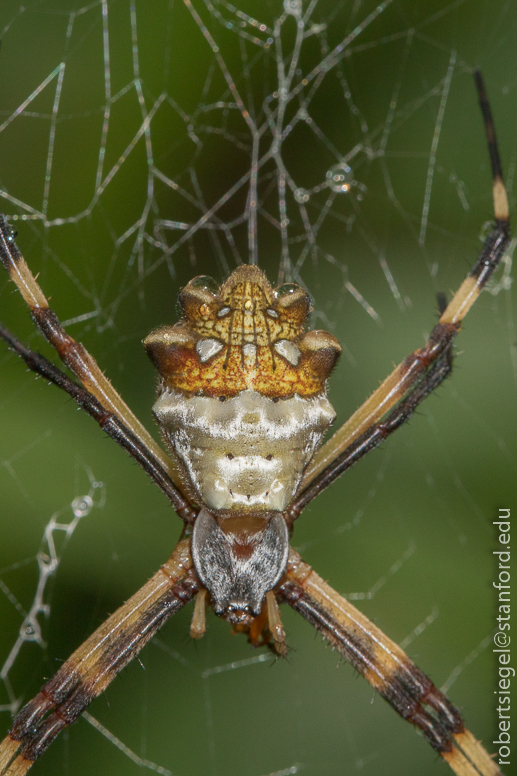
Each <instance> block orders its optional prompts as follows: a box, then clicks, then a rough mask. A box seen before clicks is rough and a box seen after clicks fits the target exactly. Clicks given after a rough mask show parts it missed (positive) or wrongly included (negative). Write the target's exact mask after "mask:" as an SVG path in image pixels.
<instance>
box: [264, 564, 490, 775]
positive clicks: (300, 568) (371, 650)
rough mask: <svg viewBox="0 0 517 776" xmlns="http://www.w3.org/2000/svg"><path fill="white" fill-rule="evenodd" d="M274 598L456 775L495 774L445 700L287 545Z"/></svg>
mask: <svg viewBox="0 0 517 776" xmlns="http://www.w3.org/2000/svg"><path fill="white" fill-rule="evenodd" d="M287 577H288V580H289V581H288V582H286V583H285V584H284V585H283V586H282V587H281V588H280V590H279V597H280V600H282V599H283V600H284V601H285V602H286V603H289V604H290V605H291V606H292V607H293V608H294V609H295V610H296V611H298V612H299V613H300V614H301V615H302V616H303V617H305V619H307V620H308V621H309V622H310V623H311V624H312V625H313V626H314V627H316V628H317V629H318V630H319V631H320V632H321V633H322V634H323V635H324V636H325V638H327V639H328V641H329V642H330V643H331V644H332V645H333V646H334V647H335V648H336V649H337V650H338V651H339V652H340V653H341V654H342V655H343V656H344V657H345V658H346V659H347V660H348V661H349V662H350V663H351V664H352V665H353V666H354V668H355V669H356V670H357V671H358V672H359V673H360V674H362V676H364V678H365V679H366V680H367V681H368V682H369V683H370V684H371V685H372V687H374V688H375V689H376V690H377V691H378V692H379V693H380V694H381V695H382V696H383V697H384V698H385V699H386V700H387V701H388V703H390V705H391V706H392V707H393V708H394V709H395V710H396V711H397V712H398V713H399V714H400V715H401V716H402V717H403V718H404V719H406V720H408V721H409V722H411V723H412V724H414V725H415V726H416V727H418V728H419V729H420V730H421V731H422V732H423V734H424V736H425V737H426V739H427V740H428V741H429V743H430V744H431V746H432V747H433V748H434V749H435V750H436V751H437V752H438V753H439V754H440V755H441V756H442V757H443V759H444V760H446V762H448V763H449V765H450V767H451V768H452V769H453V771H455V773H457V774H458V776H479V774H482V776H501V771H500V770H499V768H498V766H497V765H496V763H495V762H494V761H493V760H492V758H491V757H490V756H489V754H488V753H487V752H486V751H485V749H484V748H483V747H482V746H481V744H480V743H479V742H477V741H476V740H475V738H474V737H473V736H472V735H471V734H470V733H469V732H468V731H467V730H466V729H465V726H464V723H463V720H462V718H461V716H460V714H459V712H458V711H457V709H455V707H454V706H453V705H452V704H451V703H450V701H449V700H448V699H447V698H446V697H445V696H444V695H443V694H442V693H441V692H440V691H439V690H437V689H436V687H435V686H434V685H433V683H432V682H431V680H430V679H428V678H427V677H426V676H425V674H423V673H422V671H420V669H419V668H417V666H416V665H415V664H414V663H412V662H411V660H410V659H409V658H408V657H407V655H406V654H405V653H404V652H403V650H402V649H400V647H399V646H397V644H395V642H393V641H391V639H389V638H388V637H387V636H385V635H384V633H383V632H382V631H381V630H380V629H379V628H377V627H376V626H375V625H374V624H373V623H372V622H370V621H369V620H368V618H367V617H365V616H364V615H363V614H362V613H361V612H360V611H359V610H358V609H356V608H355V606H352V604H351V603H349V602H348V601H347V600H346V599H345V598H343V597H342V596H340V595H339V594H338V593H336V591H335V590H333V589H332V588H331V587H330V586H329V585H327V583H326V582H324V581H323V579H321V577H319V576H318V575H317V574H316V573H315V572H314V571H313V570H312V569H311V567H310V566H308V565H307V564H306V563H304V562H303V561H302V559H301V558H300V556H299V555H298V554H297V553H296V552H294V551H293V550H291V552H290V555H289V561H288V566H287Z"/></svg>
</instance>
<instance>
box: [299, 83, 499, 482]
mask: <svg viewBox="0 0 517 776" xmlns="http://www.w3.org/2000/svg"><path fill="white" fill-rule="evenodd" d="M474 78H475V81H476V88H477V91H478V97H479V103H480V106H481V112H482V114H483V119H484V123H485V132H486V137H487V143H488V150H489V154H490V162H491V166H492V192H493V199H494V214H495V219H496V221H495V226H494V229H493V230H492V232H491V234H489V235H488V237H487V238H486V240H485V244H484V247H483V250H482V251H481V254H480V255H479V257H478V260H477V262H476V264H475V265H474V267H473V268H472V270H471V272H470V273H469V275H468V276H467V278H466V279H465V280H464V281H463V283H462V284H461V286H460V288H459V289H458V291H457V292H456V294H455V295H454V297H453V299H452V300H451V302H450V304H449V305H448V307H447V308H446V310H445V312H444V313H443V315H442V316H441V318H440V321H439V323H438V325H437V326H435V328H434V330H433V332H432V334H431V336H430V338H429V341H428V342H427V344H426V345H425V346H424V347H423V348H421V349H419V350H415V351H414V352H413V353H412V355H411V356H409V357H408V358H406V359H405V361H403V362H402V363H401V364H399V365H398V366H397V367H396V368H395V369H394V370H393V372H392V373H391V374H390V375H389V376H388V377H387V378H386V380H384V382H383V383H382V384H381V385H380V386H379V388H377V390H376V391H374V392H373V394H372V395H371V396H370V398H369V399H367V400H366V401H365V402H364V404H363V405H362V406H361V407H359V409H358V410H357V411H356V412H354V414H353V415H352V417H351V418H350V419H349V420H347V422H346V423H345V424H344V425H343V426H341V428H340V429H338V430H337V431H336V433H335V434H334V435H333V436H332V437H331V438H330V439H329V441H328V442H326V444H324V445H323V447H322V448H321V449H320V450H319V451H318V453H317V454H316V455H315V457H314V460H313V462H312V464H311V465H310V467H309V468H308V469H307V471H306V472H305V476H304V478H303V481H302V484H301V487H300V492H302V491H303V490H304V489H305V488H306V487H307V486H308V485H309V484H310V483H311V482H312V481H313V480H314V479H315V478H316V477H317V476H318V475H319V474H321V472H322V471H323V470H324V469H326V468H327V466H329V465H330V464H331V463H332V462H333V461H334V459H335V458H336V457H337V456H338V455H340V454H341V453H343V452H344V451H345V450H346V449H347V447H349V446H350V445H351V444H352V443H353V442H354V441H355V440H356V439H357V438H358V437H360V436H361V434H363V433H364V432H365V431H366V430H367V429H368V428H369V427H370V426H372V425H374V424H375V423H377V422H378V421H379V420H380V419H381V418H382V417H383V416H384V415H385V414H386V413H387V412H388V411H389V410H390V409H391V408H392V407H393V406H394V405H395V404H396V403H397V402H398V401H399V400H401V399H402V398H403V397H404V396H405V395H406V394H407V393H408V392H409V391H410V389H411V388H412V387H413V386H414V385H415V383H416V382H417V381H418V380H419V378H420V377H421V376H422V375H423V374H424V372H425V371H426V370H427V369H428V367H429V366H431V365H432V363H433V362H434V361H435V360H436V359H437V358H438V357H439V356H440V354H441V353H443V352H444V349H445V347H446V346H447V344H448V345H450V343H451V342H452V339H453V338H454V336H455V335H456V334H457V333H458V331H459V329H460V326H461V322H462V321H463V319H464V317H465V315H466V314H467V313H468V311H469V310H470V308H471V307H472V305H473V304H474V302H475V301H476V299H477V298H478V296H479V294H480V293H481V291H482V289H483V287H484V286H485V285H486V283H487V281H488V280H489V279H490V277H491V275H492V274H493V273H494V271H495V269H496V268H497V266H498V265H499V263H500V261H501V259H502V257H503V256H504V254H505V251H506V249H507V247H508V245H509V243H510V223H509V211H508V197H507V195H506V189H505V186H504V182H503V178H502V173H501V161H500V159H499V153H498V150H497V143H496V138H495V129H494V123H493V120H492V115H491V112H490V106H489V104H488V99H487V97H486V94H485V89H484V85H483V80H482V78H481V74H480V73H479V72H475V73H474Z"/></svg>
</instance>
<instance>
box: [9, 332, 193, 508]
mask: <svg viewBox="0 0 517 776" xmlns="http://www.w3.org/2000/svg"><path fill="white" fill-rule="evenodd" d="M0 337H2V338H3V339H4V340H5V341H6V342H7V344H8V345H9V347H10V348H11V350H13V351H14V352H15V353H17V355H19V356H20V358H22V359H23V360H24V361H25V363H26V364H27V366H28V367H29V369H32V371H33V372H36V373H37V374H39V375H41V376H42V377H44V378H46V379H47V380H49V381H50V382H52V383H54V385H57V386H58V388H61V389H62V390H64V391H66V393H68V395H69V396H71V397H72V399H73V400H74V401H75V402H77V404H78V405H79V406H80V407H81V408H82V409H84V410H85V411H86V412H87V413H88V415H90V416H91V417H92V418H93V419H94V420H96V421H97V423H98V424H99V426H100V427H101V428H102V429H103V430H104V431H105V432H106V433H107V434H108V436H110V437H111V438H112V439H114V440H115V442H117V443H118V444H119V445H120V446H121V447H123V448H124V450H126V452H127V453H129V455H130V456H131V457H132V458H133V459H134V460H135V461H136V462H137V463H138V464H139V465H140V466H141V467H142V469H143V470H144V471H145V472H146V473H147V474H148V475H149V477H150V478H151V479H152V480H153V482H155V483H156V485H158V487H159V488H160V489H161V490H162V491H163V493H165V495H166V496H167V498H168V499H169V501H170V502H171V504H172V506H173V507H174V509H175V510H176V512H177V513H178V515H179V516H180V517H181V518H182V519H183V520H184V521H185V522H186V523H191V522H193V521H194V519H195V516H196V514H197V510H195V509H193V507H192V506H191V504H190V502H189V501H187V500H186V499H185V497H184V496H183V494H182V493H181V491H180V490H179V489H178V488H177V487H176V486H175V484H174V483H173V482H172V480H171V478H170V476H169V472H168V470H167V469H165V468H164V466H163V463H162V461H161V460H160V459H157V458H156V457H155V456H154V455H153V452H152V451H151V450H150V449H149V448H148V447H146V446H145V444H144V443H143V442H142V440H141V439H139V438H138V437H136V436H135V435H134V434H133V432H132V431H130V429H129V428H128V427H127V426H126V425H125V424H124V423H123V422H122V420H121V419H120V417H119V416H118V415H115V414H114V413H112V412H108V410H106V409H105V408H104V407H103V405H102V404H101V403H100V402H99V401H98V400H97V399H96V398H95V396H93V395H92V394H91V393H90V392H89V391H87V390H86V389H85V388H81V386H79V385H77V383H74V381H73V380H70V379H69V378H68V377H67V376H66V375H65V374H64V373H63V372H62V371H61V370H60V369H58V368H57V367H56V366H55V365H54V364H52V363H51V362H50V361H48V359H46V358H45V357H44V356H42V355H41V354H40V353H35V352H34V351H33V350H29V349H28V348H26V347H25V346H24V345H23V344H22V343H21V342H20V341H19V340H18V339H17V338H16V337H15V336H14V335H13V334H11V332H10V331H8V329H6V328H5V327H4V326H2V324H1V323H0Z"/></svg>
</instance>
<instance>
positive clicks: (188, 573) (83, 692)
mask: <svg viewBox="0 0 517 776" xmlns="http://www.w3.org/2000/svg"><path fill="white" fill-rule="evenodd" d="M192 569H193V565H192V559H191V557H190V542H189V540H184V541H182V542H180V543H179V544H178V546H177V547H176V549H175V550H174V552H173V554H172V556H171V558H170V559H169V560H168V561H167V563H165V565H164V566H162V568H161V569H160V570H159V571H158V572H157V573H156V574H155V575H154V576H153V577H152V578H151V579H150V580H149V582H147V583H146V584H145V585H144V586H143V587H142V588H141V589H140V590H139V591H138V592H137V593H135V595H134V596H132V597H131V598H130V599H129V601H127V602H126V603H125V604H124V605H123V606H121V607H120V609H117V611H116V612H115V613H114V614H112V615H111V617H108V619H107V620H106V622H105V623H104V624H103V625H101V627H100V628H98V629H97V630H96V631H95V633H93V634H92V635H91V636H90V638H89V639H87V640H86V641H85V642H84V644H82V646H80V647H79V649H77V650H76V651H75V652H74V653H73V655H72V656H71V657H70V658H69V659H68V660H67V661H66V662H65V663H64V664H63V665H62V666H61V668H60V669H59V671H58V672H57V673H56V674H55V675H54V676H53V677H52V679H50V680H49V681H48V682H47V683H46V684H45V685H44V686H43V687H42V688H41V691H40V692H39V693H38V695H36V697H35V698H33V700H32V701H29V703H27V704H26V706H24V707H23V709H22V710H21V711H20V712H19V714H18V715H17V716H16V718H15V720H14V723H13V726H12V728H11V730H10V731H9V735H8V736H7V738H5V739H4V741H3V742H2V743H1V744H0V775H1V776H21V774H23V773H26V771H27V770H28V769H29V768H30V767H31V765H32V763H33V762H34V761H35V760H36V759H37V758H38V757H39V756H40V755H41V754H42V753H43V752H44V751H45V749H46V748H47V747H48V746H49V744H50V743H52V741H53V740H54V738H55V737H56V736H57V735H58V733H59V732H60V731H61V730H62V729H63V728H65V727H67V726H68V725H70V724H71V723H72V722H74V721H75V719H77V717H78V716H79V715H80V714H81V713H82V712H83V711H84V709H85V708H86V707H87V706H88V705H89V704H90V703H91V701H92V700H93V699H94V698H96V697H97V696H98V695H100V694H101V693H102V692H103V691H104V690H105V689H106V687H107V686H108V685H109V684H110V682H112V681H113V679H114V678H115V676H117V674H118V673H119V671H121V670H122V669H123V668H124V667H125V666H126V665H127V663H129V662H130V661H131V660H132V659H133V658H134V657H135V656H136V655H137V654H138V653H139V652H140V650H141V649H142V647H143V646H144V645H145V644H146V643H147V642H148V641H149V639H151V638H152V636H153V635H154V634H155V633H156V631H157V630H158V629H159V628H160V627H161V626H162V624H163V623H164V622H165V621H166V620H167V619H168V617H170V616H171V615H172V614H174V613H175V612H176V611H178V610H179V609H180V608H181V607H182V606H184V604H186V603H188V601H190V600H191V599H192V598H193V597H194V596H195V594H196V592H197V578H196V576H195V574H193V572H192ZM19 747H22V749H21V752H20V754H19V755H18V756H17V757H15V755H16V752H17V750H18V749H19ZM13 758H15V759H14V760H13Z"/></svg>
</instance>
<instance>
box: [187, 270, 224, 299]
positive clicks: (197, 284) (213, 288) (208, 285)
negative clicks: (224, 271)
mask: <svg viewBox="0 0 517 776" xmlns="http://www.w3.org/2000/svg"><path fill="white" fill-rule="evenodd" d="M189 286H191V287H192V288H202V289H203V291H209V292H210V293H211V294H214V296H215V295H216V294H217V292H218V290H219V283H217V281H215V280H214V279H213V278H211V277H210V276H209V275H198V277H197V278H194V279H193V280H191V281H190V283H189Z"/></svg>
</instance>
